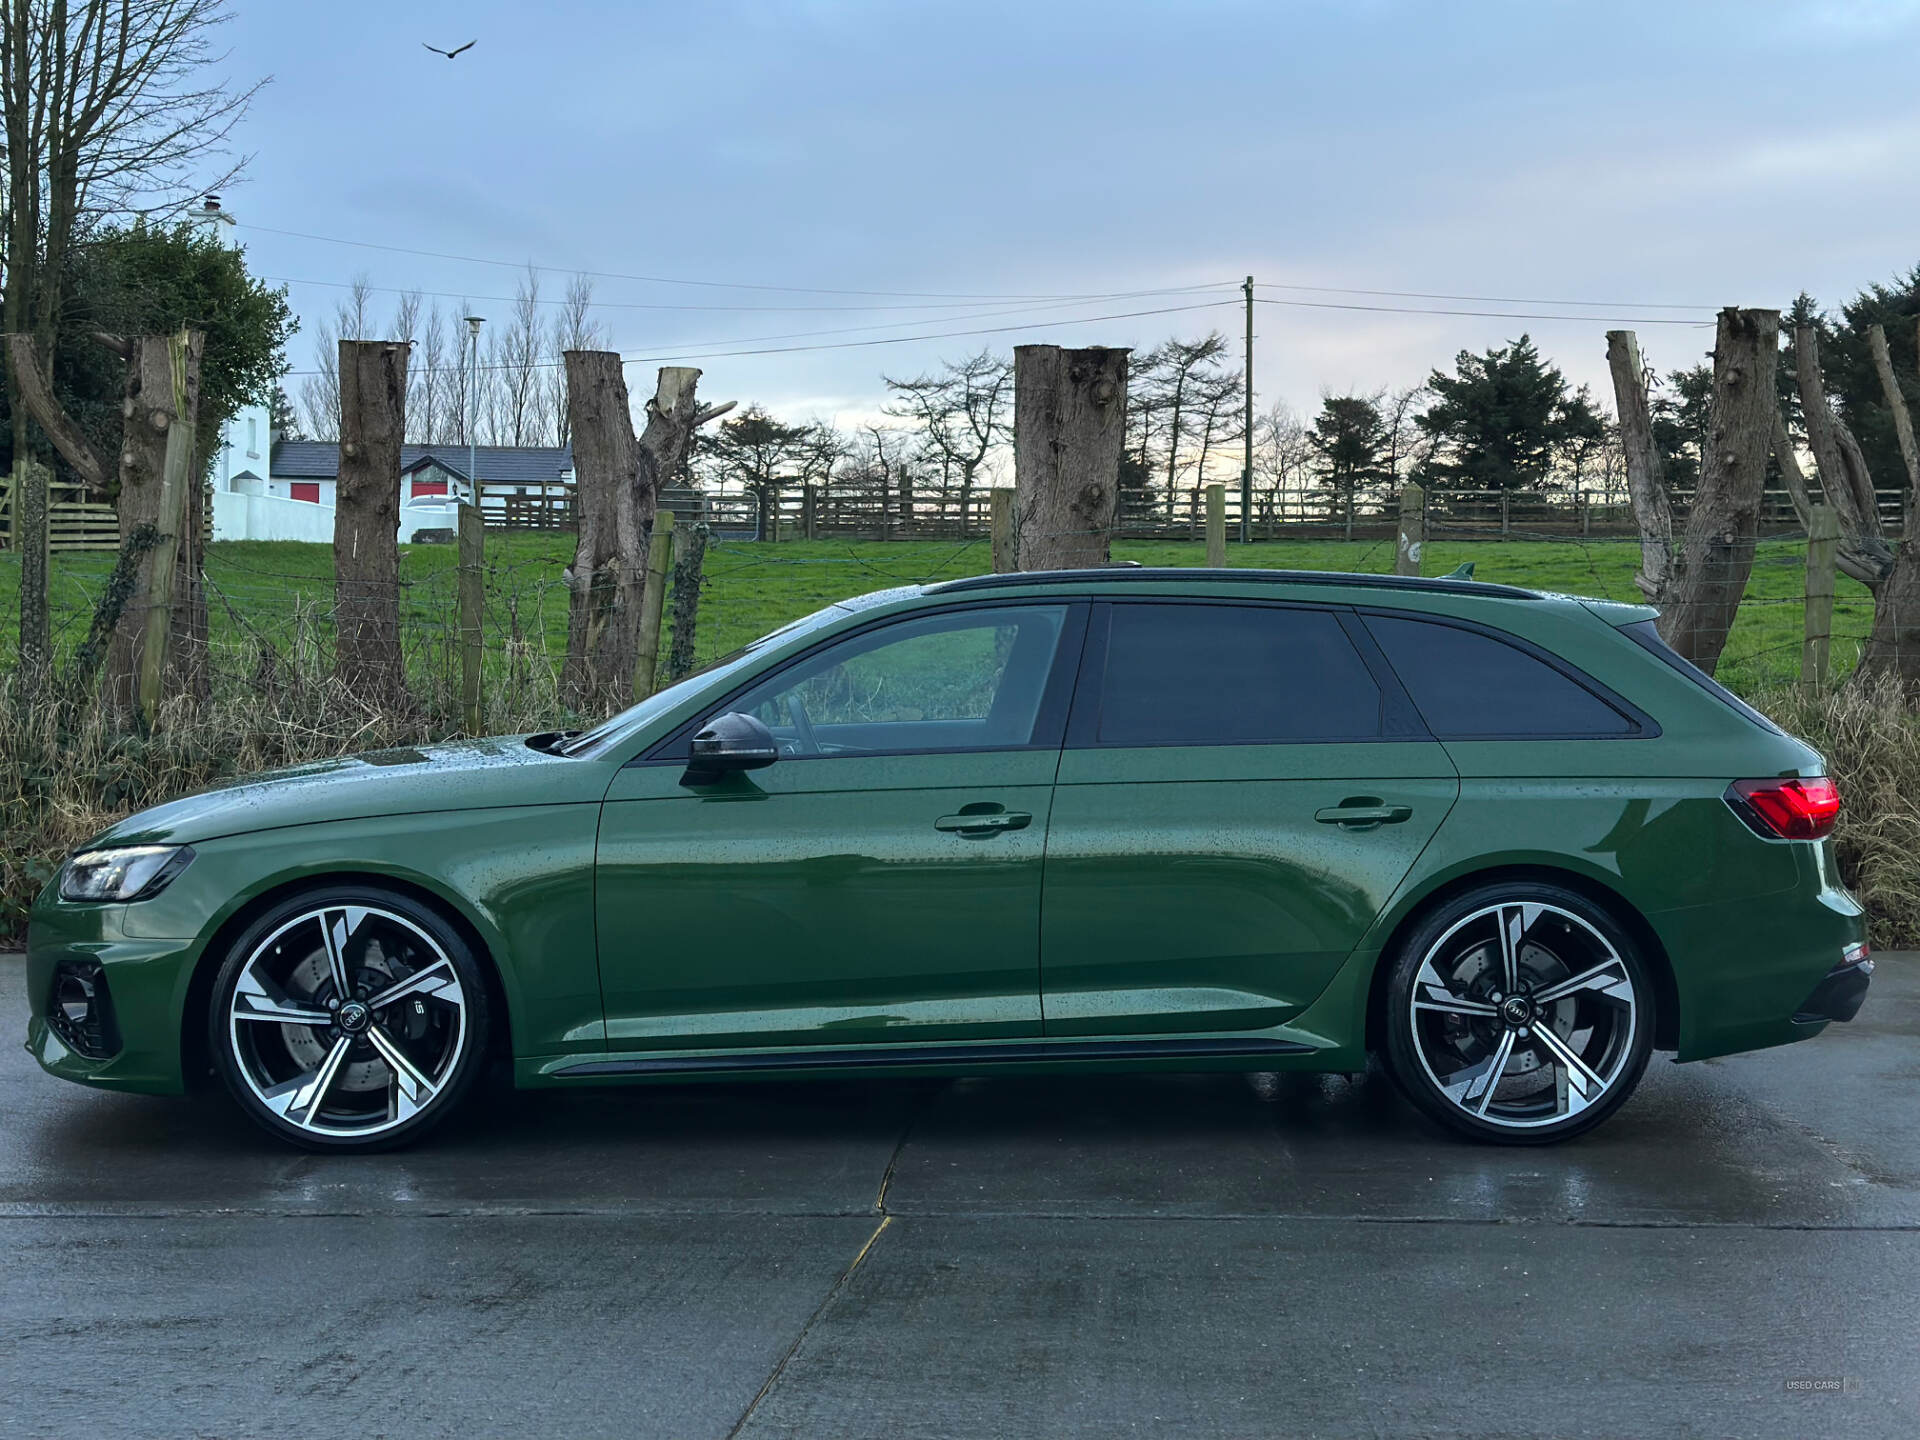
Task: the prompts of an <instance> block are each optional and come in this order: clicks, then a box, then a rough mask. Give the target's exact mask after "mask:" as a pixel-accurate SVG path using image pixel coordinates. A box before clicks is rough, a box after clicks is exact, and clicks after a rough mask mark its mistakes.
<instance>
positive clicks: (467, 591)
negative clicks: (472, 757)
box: [458, 505, 487, 735]
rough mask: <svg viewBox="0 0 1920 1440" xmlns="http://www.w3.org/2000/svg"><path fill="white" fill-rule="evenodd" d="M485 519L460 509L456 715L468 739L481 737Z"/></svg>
mask: <svg viewBox="0 0 1920 1440" xmlns="http://www.w3.org/2000/svg"><path fill="white" fill-rule="evenodd" d="M486 536H487V522H486V517H485V516H484V515H482V514H481V512H480V507H479V506H477V505H462V506H461V507H460V568H459V571H458V574H459V578H460V713H461V716H462V717H463V720H464V723H465V725H466V727H467V733H468V734H469V735H478V734H480V733H481V729H482V726H483V725H484V723H485V713H486V712H485V710H484V709H483V707H482V706H481V703H480V661H481V658H482V650H481V632H480V622H481V614H482V605H483V602H484V599H485V591H486V571H485V570H484V568H483V566H484V564H485V561H486V543H487V541H486Z"/></svg>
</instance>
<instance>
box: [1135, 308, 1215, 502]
mask: <svg viewBox="0 0 1920 1440" xmlns="http://www.w3.org/2000/svg"><path fill="white" fill-rule="evenodd" d="M1226 355H1227V342H1226V339H1225V337H1224V336H1222V335H1220V334H1219V332H1217V331H1211V332H1209V333H1207V334H1206V335H1203V336H1201V337H1200V338H1199V339H1197V340H1180V339H1173V340H1168V341H1166V342H1165V343H1164V344H1161V345H1158V346H1156V347H1155V348H1154V349H1152V350H1149V351H1148V352H1147V353H1146V354H1145V355H1142V356H1141V357H1140V359H1139V361H1138V362H1137V363H1133V362H1131V361H1130V362H1129V366H1128V381H1127V393H1128V397H1129V399H1128V415H1127V417H1126V420H1127V428H1126V435H1125V442H1124V445H1123V448H1124V450H1125V451H1126V453H1127V455H1128V457H1129V459H1130V460H1131V461H1133V463H1134V466H1136V467H1137V470H1136V472H1135V473H1141V474H1147V475H1151V476H1153V477H1155V479H1157V481H1158V482H1159V483H1160V484H1161V485H1162V486H1163V487H1164V488H1165V491H1166V494H1165V496H1164V502H1163V503H1164V504H1165V506H1166V513H1167V518H1168V519H1172V518H1173V515H1174V511H1175V508H1176V506H1177V505H1178V502H1179V496H1180V494H1181V491H1182V489H1183V488H1184V487H1183V486H1182V483H1181V479H1180V477H1181V475H1182V473H1183V472H1185V471H1188V470H1189V469H1191V467H1192V466H1193V464H1194V461H1195V458H1196V457H1195V454H1194V451H1193V449H1192V447H1191V443H1190V442H1191V441H1192V440H1193V439H1194V437H1195V436H1196V435H1200V434H1202V433H1203V431H1204V430H1205V429H1206V426H1205V417H1206V416H1207V415H1208V414H1210V413H1212V414H1215V419H1216V423H1217V419H1218V416H1217V412H1218V410H1219V409H1220V407H1221V405H1222V404H1223V403H1224V402H1223V400H1222V398H1221V397H1222V394H1223V393H1226V394H1231V393H1232V392H1234V391H1237V390H1238V389H1239V387H1240V385H1241V378H1240V375H1239V372H1238V371H1233V370H1228V369H1226V368H1225V367H1224V365H1223V361H1224V358H1225V356H1226ZM1209 448H1210V447H1209ZM1195 483H1196V484H1197V483H1199V479H1198V478H1197V477H1196V479H1195Z"/></svg>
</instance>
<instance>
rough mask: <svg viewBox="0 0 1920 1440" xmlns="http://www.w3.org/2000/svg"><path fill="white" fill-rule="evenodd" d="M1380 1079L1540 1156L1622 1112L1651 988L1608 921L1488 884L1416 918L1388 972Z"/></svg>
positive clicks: (1554, 897)
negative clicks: (1540, 1149) (1535, 1148)
mask: <svg viewBox="0 0 1920 1440" xmlns="http://www.w3.org/2000/svg"><path fill="white" fill-rule="evenodd" d="M1392 964H1393V969H1392V971H1391V973H1390V975H1389V978H1388V982H1387V990H1386V1002H1385V1003H1386V1014H1385V1016H1383V1017H1382V1018H1383V1022H1384V1024H1383V1028H1384V1032H1385V1035H1386V1040H1387V1068H1388V1070H1389V1071H1390V1072H1391V1073H1392V1075H1393V1077H1394V1080H1395V1081H1396V1083H1398V1085H1399V1086H1400V1089H1401V1090H1402V1091H1403V1092H1404V1093H1405V1095H1406V1096H1407V1098H1408V1099H1409V1100H1411V1101H1412V1102H1413V1103H1414V1104H1415V1105H1416V1106H1418V1107H1419V1108H1420V1109H1421V1110H1422V1111H1424V1112H1425V1113H1426V1114H1428V1115H1429V1116H1431V1117H1432V1118H1434V1119H1435V1120H1438V1121H1439V1122H1440V1123H1441V1124H1442V1125H1445V1126H1447V1127H1448V1128H1449V1129H1452V1130H1455V1131H1457V1132H1459V1133H1460V1134H1463V1135H1468V1136H1471V1137H1472V1138H1474V1139H1476V1140H1484V1141H1491V1142H1494V1143H1496V1144H1505V1145H1546V1144H1551V1143H1553V1142H1554V1141H1557V1140H1566V1139H1570V1138H1572V1137H1573V1136H1575V1135H1579V1134H1582V1133H1583V1132H1585V1131H1588V1130H1591V1129H1592V1128H1593V1127H1594V1126H1596V1125H1598V1124H1599V1123H1600V1122H1601V1121H1603V1120H1605V1119H1606V1118H1607V1117H1608V1116H1609V1115H1611V1114H1613V1112H1614V1111H1616V1110H1618V1109H1619V1108H1620V1107H1621V1106H1622V1105H1623V1104H1625V1103H1626V1100H1627V1097H1628V1096H1629V1095H1631V1094H1632V1093H1633V1089H1634V1087H1635V1086H1636V1085H1638V1084H1639V1083H1640V1076H1641V1074H1642V1073H1643V1072H1644V1071H1645V1070H1646V1067H1647V1057H1648V1056H1649V1055H1650V1054H1651V1053H1652V1051H1653V1031H1654V1019H1655V1016H1654V1009H1653V1007H1654V995H1655V991H1654V987H1653V983H1652V977H1651V976H1650V974H1649V973H1648V969H1647V964H1646V961H1645V960H1644V958H1643V957H1642V956H1641V954H1640V952H1639V949H1638V947H1637V946H1635V944H1634V943H1633V940H1632V938H1631V937H1630V936H1629V935H1627V933H1626V932H1625V930H1624V929H1623V928H1622V927H1621V926H1620V924H1619V923H1618V922H1617V921H1616V920H1615V919H1614V918H1613V916H1612V915H1610V914H1608V913H1607V911H1606V910H1604V909H1603V908H1601V907H1600V906H1598V905H1596V904H1594V903H1593V902H1592V901H1591V900H1589V899H1587V898H1586V897H1585V896H1584V895H1581V894H1579V893H1578V892H1576V891H1573V890H1568V889H1565V888H1563V887H1561V886H1558V885H1549V884H1541V883H1533V882H1508V883H1504V884H1499V883H1496V884H1491V885H1486V886H1482V887H1480V888H1478V889H1474V890H1471V891H1468V892H1467V893H1465V894H1463V895H1459V896H1456V897H1455V898H1453V899H1452V900H1449V901H1447V902H1446V903H1445V904H1444V905H1442V906H1440V907H1439V908H1438V909H1436V910H1434V911H1433V912H1432V913H1431V914H1429V915H1427V916H1426V917H1424V918H1423V919H1422V920H1421V921H1420V923H1419V924H1418V925H1416V926H1415V927H1414V929H1413V931H1412V933H1410V934H1409V935H1407V936H1406V938H1405V939H1404V940H1403V941H1402V943H1401V944H1400V946H1399V948H1398V950H1397V951H1396V952H1395V954H1394V956H1393V960H1392Z"/></svg>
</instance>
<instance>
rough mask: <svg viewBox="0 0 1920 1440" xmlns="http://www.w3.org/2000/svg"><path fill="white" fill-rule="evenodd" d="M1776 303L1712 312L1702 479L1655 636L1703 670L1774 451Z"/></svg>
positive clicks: (1730, 615) (1714, 651)
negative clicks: (1716, 320) (1716, 317)
mask: <svg viewBox="0 0 1920 1440" xmlns="http://www.w3.org/2000/svg"><path fill="white" fill-rule="evenodd" d="M1779 348H1780V312H1779V311H1778V310H1741V309H1736V308H1734V307H1732V306H1729V307H1728V308H1727V309H1725V310H1722V311H1721V312H1720V324H1719V330H1718V333H1717V335H1716V337H1715V341H1714V347H1713V396H1712V402H1711V410H1710V411H1709V417H1710V418H1709V421H1708V433H1707V440H1706V444H1705V446H1704V447H1703V448H1704V452H1705V453H1703V454H1702V455H1701V457H1700V482H1699V485H1698V486H1697V487H1696V488H1695V491H1694V496H1693V509H1692V511H1691V513H1689V514H1688V516H1687V526H1686V530H1685V532H1684V537H1683V539H1682V541H1681V560H1682V563H1681V567H1680V571H1679V573H1678V575H1677V576H1676V577H1675V580H1674V584H1673V586H1672V587H1671V591H1670V594H1669V597H1668V600H1667V602H1666V604H1665V605H1664V607H1663V608H1662V610H1661V614H1660V635H1661V638H1662V639H1664V640H1665V641H1666V642H1667V644H1669V645H1671V646H1672V647H1673V648H1674V649H1675V650H1676V651H1678V652H1679V653H1680V654H1681V655H1684V656H1685V657H1686V658H1687V659H1689V660H1691V661H1692V662H1693V663H1694V664H1696V665H1698V666H1699V667H1700V668H1701V669H1702V670H1705V671H1706V672H1707V673H1708V674H1709V675H1711V674H1712V673H1713V670H1714V667H1715V666H1716V665H1717V664H1719V662H1720V652H1721V650H1722V649H1724V648H1725V646H1726V643H1727V633H1728V632H1729V631H1730V630H1732V628H1733V621H1734V617H1735V615H1737V614H1738V613H1739V610H1740V601H1741V600H1742V598H1744V597H1745V595H1746V591H1747V577H1748V575H1749V574H1751V573H1752V571H1753V550H1754V544H1755V542H1756V541H1757V539H1758V538H1759V533H1760V496H1761V492H1762V490H1763V488H1764V487H1765V485H1766V478H1767V455H1768V453H1769V452H1770V451H1771V450H1772V448H1773V419H1774V410H1775V406H1776V402H1775V399H1774V383H1773V377H1774V371H1775V368H1776V365H1777V363H1778V353H1779Z"/></svg>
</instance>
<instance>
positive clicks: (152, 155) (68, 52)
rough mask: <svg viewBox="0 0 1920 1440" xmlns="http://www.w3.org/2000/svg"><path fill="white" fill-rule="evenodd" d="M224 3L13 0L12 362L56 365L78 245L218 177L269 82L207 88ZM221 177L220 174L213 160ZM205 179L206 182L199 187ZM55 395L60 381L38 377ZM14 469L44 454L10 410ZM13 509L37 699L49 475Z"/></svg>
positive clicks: (1, 71)
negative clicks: (24, 341) (66, 279)
mask: <svg viewBox="0 0 1920 1440" xmlns="http://www.w3.org/2000/svg"><path fill="white" fill-rule="evenodd" d="M226 19H227V10H226V6H225V3H224V0H117V3H116V0H6V8H5V12H4V20H0V113H3V115H4V128H5V141H6V164H7V187H6V199H5V221H6V223H5V227H4V230H5V235H4V243H5V249H6V253H5V257H4V263H5V268H6V279H5V285H4V289H3V290H0V320H3V322H4V326H5V328H6V329H7V330H8V331H11V332H16V333H19V334H22V335H26V336H29V337H31V339H32V341H33V344H32V345H31V346H28V347H17V346H11V345H10V346H8V347H7V354H8V367H9V368H8V376H7V379H8V389H9V391H10V393H12V394H14V395H18V394H20V393H21V385H22V377H21V376H20V375H18V374H17V373H15V371H14V370H13V366H14V365H15V363H16V362H15V360H14V358H13V357H14V356H16V355H25V356H29V357H38V359H37V363H38V364H40V365H43V366H51V364H52V363H53V357H54V355H55V354H56V353H57V349H58V341H59V337H60V335H61V332H62V330H63V328H64V326H65V323H66V317H65V316H64V315H63V314H62V307H61V303H60V301H61V295H62V286H61V283H60V281H61V277H62V276H63V275H64V274H65V273H66V269H67V266H68V263H69V258H70V254H71V251H72V248H73V246H74V243H75V240H76V238H77V237H79V236H83V235H85V234H86V233H88V232H89V231H90V230H92V229H94V228H96V227H97V226H99V225H101V224H103V223H106V222H108V221H111V220H112V219H114V218H116V217H130V216H134V215H140V214H161V213H166V212H168V211H170V210H176V209H177V208H178V207H179V206H180V205H181V204H183V203H184V202H185V200H186V199H187V198H188V196H189V195H191V194H193V193H197V192H199V191H201V190H203V189H205V188H214V187H217V186H219V185H222V184H224V182H225V179H226V178H230V177H231V173H232V171H231V169H228V170H227V172H226V175H224V176H221V178H219V179H214V174H216V173H218V170H219V169H220V166H219V165H218V164H217V163H215V162H217V161H218V160H219V157H220V156H221V153H222V150H223V148H224V145H225V141H226V138H227V136H228V134H229V133H230V132H231V130H232V128H233V126H234V125H235V124H236V123H237V122H238V120H239V119H240V117H241V116H242V115H243V114H244V113H245V112H246V108H247V105H248V103H249V102H250V101H251V100H252V98H253V95H254V93H255V92H256V91H257V90H258V88H259V87H258V86H257V85H255V86H250V87H246V88H244V89H239V90H234V89H230V88H228V87H227V86H226V85H224V84H223V83H221V82H220V81H218V80H215V81H211V82H209V81H208V80H207V78H206V77H207V67H208V66H209V63H210V62H211V60H212V59H213V55H212V51H211V40H212V35H213V32H214V30H215V29H216V28H217V27H218V26H219V25H220V24H221V23H223V22H224V21H225V20H226ZM210 165H212V166H213V167H214V168H213V170H212V171H211V172H210V171H209V168H208V167H209V166H210ZM196 177H199V183H198V184H195V183H193V182H194V181H195V179H196ZM209 182H211V184H210V183H209ZM38 380H39V385H40V388H41V389H42V390H45V391H49V392H50V391H51V389H52V376H51V372H50V370H49V371H43V372H42V374H41V375H40V376H39V377H38ZM12 420H13V425H12V436H11V441H12V444H11V451H10V458H11V461H12V462H13V463H14V464H15V465H18V464H19V462H20V461H22V460H25V459H28V458H29V457H30V456H31V454H32V438H31V433H30V431H29V429H28V425H27V417H26V412H25V411H24V410H23V409H19V408H16V409H15V410H14V412H13V416H12ZM21 473H22V475H23V477H24V476H32V477H33V478H31V479H25V480H23V483H22V485H21V493H20V494H19V496H18V497H17V499H16V501H15V512H16V525H17V529H18V532H19V533H18V535H17V537H16V538H17V542H18V544H19V546H20V550H21V565H20V669H21V672H22V674H23V675H24V676H26V677H27V686H28V688H29V689H30V690H31V689H32V688H34V687H35V686H37V685H38V684H40V683H42V682H43V680H44V677H45V676H46V674H47V673H48V668H49V666H50V664H51V659H52V649H51V632H50V629H49V616H48V608H47V573H46V560H45V546H46V503H47V492H46V488H45V487H46V480H45V472H44V471H43V470H40V469H38V468H37V467H34V468H32V469H28V468H26V467H22V469H21Z"/></svg>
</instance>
